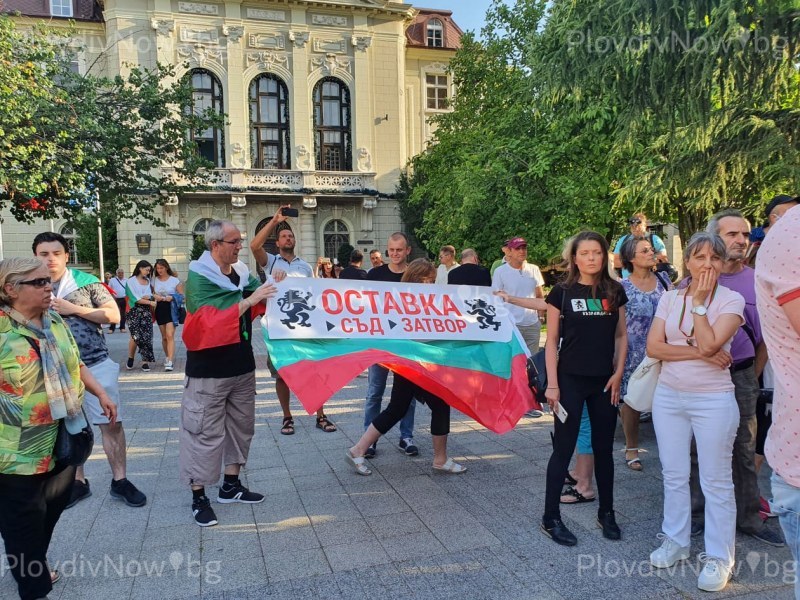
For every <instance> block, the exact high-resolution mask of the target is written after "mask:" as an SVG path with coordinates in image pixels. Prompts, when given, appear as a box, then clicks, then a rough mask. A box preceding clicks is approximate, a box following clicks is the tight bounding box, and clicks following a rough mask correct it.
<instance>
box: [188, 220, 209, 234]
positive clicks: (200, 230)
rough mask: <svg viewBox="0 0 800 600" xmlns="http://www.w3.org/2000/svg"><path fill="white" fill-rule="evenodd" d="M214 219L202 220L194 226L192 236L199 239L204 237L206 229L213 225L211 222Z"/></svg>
mask: <svg viewBox="0 0 800 600" xmlns="http://www.w3.org/2000/svg"><path fill="white" fill-rule="evenodd" d="M213 220H214V219H200V220H199V221H198V222H197V223H195V224H194V229H192V235H193V236H195V237H197V236H198V235H199V236H204V235H205V234H206V229H208V226H209V225H211V221H213Z"/></svg>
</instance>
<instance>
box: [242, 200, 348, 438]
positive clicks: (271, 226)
mask: <svg viewBox="0 0 800 600" xmlns="http://www.w3.org/2000/svg"><path fill="white" fill-rule="evenodd" d="M284 208H291V204H287V205H285V206H281V207H279V208H278V210H277V211H276V212H275V214H274V215H273V217H272V219H270V221H269V223H267V224H266V225H265V226H264V227H263V228H262V229H261V231H259V232H258V233H257V234H256V235H255V237H254V238H253V241H252V242H250V251H251V252H252V253H253V258H255V259H256V261H257V262H258V264H259V266H260V267H261V268H262V269H264V271H265V272H266V273H267V274H268V275H269V274H272V275H274V274H275V271H283V272H285V273H286V277H313V276H314V271H313V270H312V269H311V265H309V264H308V263H307V262H306V261H304V260H303V259H302V258H300V257H299V256H296V255H295V253H294V250H295V247H296V241H295V237H294V233H293V232H292V228H291V227H289V224H288V223H287V222H286V218H287V217H286V215H284V214H283V212H284V211H283V209H284ZM281 223H283V224H284V226H283V228H280V227H279V225H281ZM277 229H280V231H279V232H278V241H277V243H276V245H277V247H278V254H270V253H269V252H267V251H266V250H264V243H265V242H266V241H267V238H268V237H269V236H270V235H271V234H272V232H273V231H275V230H277ZM267 368H269V372H270V374H271V375H272V377H273V378H274V379H275V391H276V393H277V394H278V402H280V404H281V411H282V412H283V422H282V423H281V435H294V418H293V417H292V410H291V408H289V397H290V393H291V392H290V391H289V386H288V385H286V382H285V381H284V380H283V378H282V377H281V376H280V375H279V374H278V371H277V370H276V369H275V367H274V366H273V364H272V360H270V358H269V357H267ZM317 429H321V430H322V431H324V432H325V433H333V432H334V431H336V425H334V424H333V421H331V420H330V419H328V417H327V416H326V415H325V413H324V412H323V411H322V409H320V410H318V411H317Z"/></svg>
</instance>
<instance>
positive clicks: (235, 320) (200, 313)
mask: <svg viewBox="0 0 800 600" xmlns="http://www.w3.org/2000/svg"><path fill="white" fill-rule="evenodd" d="M232 268H233V270H234V271H235V272H236V274H237V275H239V285H234V283H233V282H232V281H231V280H230V279H229V278H228V277H227V276H225V275H223V274H222V271H220V268H219V266H218V265H217V263H215V262H214V259H213V258H211V253H210V252H208V251H207V250H206V251H205V252H204V253H203V255H202V256H201V257H200V259H199V260H194V261H192V262H191V263H189V276H188V278H187V279H186V322H185V323H184V326H183V336H182V339H183V343H184V344H186V349H187V350H191V351H195V350H205V349H207V348H217V347H219V346H228V345H230V344H238V343H239V342H240V336H241V332H240V318H239V302H241V300H242V298H243V292H254V291H255V290H256V288H258V286H259V285H261V282H260V281H259V280H258V279H256V278H255V277H253V276H252V275H251V274H250V270H249V269H248V268H247V265H245V264H244V263H243V262H241V261H239V262H237V263H236V264H234V265H232ZM263 313H264V304H263V303H261V302H259V303H258V304H257V305H256V306H255V307H253V308H252V309H251V312H250V315H249V318H250V319H254V318H255V317H257V316H258V315H260V314H263Z"/></svg>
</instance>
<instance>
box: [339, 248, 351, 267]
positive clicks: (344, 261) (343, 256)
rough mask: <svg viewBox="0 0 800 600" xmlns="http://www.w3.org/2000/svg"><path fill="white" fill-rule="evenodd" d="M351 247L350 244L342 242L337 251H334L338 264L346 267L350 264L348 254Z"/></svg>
mask: <svg viewBox="0 0 800 600" xmlns="http://www.w3.org/2000/svg"><path fill="white" fill-rule="evenodd" d="M353 250H355V248H353V247H352V246H351V245H350V244H342V246H341V247H340V248H339V251H338V252H337V253H336V258H337V259H338V260H339V265H340V266H342V267H346V266H348V265H349V264H350V255H351V254H352V253H353Z"/></svg>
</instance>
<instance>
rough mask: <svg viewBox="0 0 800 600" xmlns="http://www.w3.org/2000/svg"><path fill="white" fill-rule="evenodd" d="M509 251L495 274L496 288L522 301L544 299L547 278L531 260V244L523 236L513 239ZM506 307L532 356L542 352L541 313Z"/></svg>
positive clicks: (494, 283) (508, 245) (508, 246)
mask: <svg viewBox="0 0 800 600" xmlns="http://www.w3.org/2000/svg"><path fill="white" fill-rule="evenodd" d="M506 248H508V254H507V255H506V262H505V263H503V264H502V265H500V266H499V267H497V270H496V271H495V272H494V275H493V276H492V289H493V290H494V291H503V292H506V293H507V294H508V295H509V296H516V297H518V298H544V292H543V290H542V286H543V285H544V278H543V277H542V272H541V271H540V270H539V267H537V266H536V265H534V264H532V263H529V262H528V261H527V258H528V243H527V242H526V241H525V239H524V238H521V237H515V238H513V239H510V240H509V241H508V243H507V244H506ZM506 306H507V308H508V310H509V312H510V313H511V317H512V318H513V319H514V323H515V324H516V325H517V328H518V329H519V332H520V333H521V334H522V338H523V339H524V340H525V344H526V345H527V346H528V349H529V350H530V352H531V354H536V353H537V352H538V351H539V338H540V333H541V329H542V324H541V323H540V322H539V314H538V313H537V312H536V311H535V310H531V309H529V308H522V307H521V306H514V305H512V304H507V305H506Z"/></svg>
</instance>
